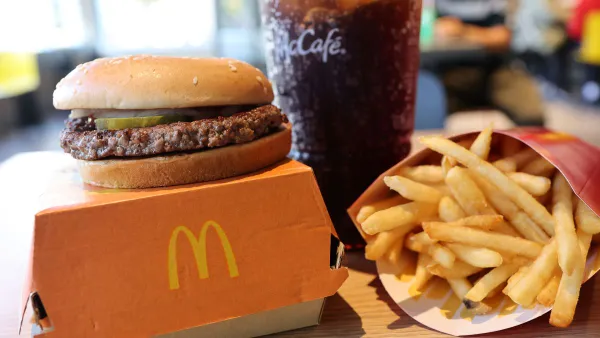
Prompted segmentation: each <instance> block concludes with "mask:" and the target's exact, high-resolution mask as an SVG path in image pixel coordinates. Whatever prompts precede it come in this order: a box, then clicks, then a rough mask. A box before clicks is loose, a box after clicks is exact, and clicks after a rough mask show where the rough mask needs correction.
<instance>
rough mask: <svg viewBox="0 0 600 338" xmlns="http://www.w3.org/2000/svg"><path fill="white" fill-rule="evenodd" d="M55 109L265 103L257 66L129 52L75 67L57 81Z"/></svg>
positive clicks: (267, 86)
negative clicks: (133, 54) (127, 54)
mask: <svg viewBox="0 0 600 338" xmlns="http://www.w3.org/2000/svg"><path fill="white" fill-rule="evenodd" d="M53 101H54V107H56V108H57V109H160V108H189V107H209V106H229V105H254V104H268V103H270V102H271V101H273V88H272V87H271V83H270V82H269V80H267V78H266V77H265V75H264V74H263V73H262V72H261V71H260V70H258V69H257V68H255V67H253V66H251V65H249V64H247V63H245V62H242V61H238V60H234V59H227V58H182V57H165V56H148V55H142V56H127V57H116V58H102V59H97V60H94V61H90V62H87V63H84V64H82V65H79V66H77V68H75V69H74V70H73V71H71V72H70V73H69V74H68V75H67V76H66V77H65V78H64V79H62V80H61V81H60V82H59V83H58V84H57V85H56V90H55V91H54V95H53Z"/></svg>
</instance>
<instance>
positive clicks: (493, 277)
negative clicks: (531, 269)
mask: <svg viewBox="0 0 600 338" xmlns="http://www.w3.org/2000/svg"><path fill="white" fill-rule="evenodd" d="M519 267H520V265H518V264H503V265H501V266H499V267H497V268H495V269H493V270H491V271H490V272H488V273H486V274H485V275H484V276H483V277H482V278H480V279H479V280H478V281H477V282H476V283H475V285H474V286H473V288H472V289H471V290H469V292H467V294H466V295H465V298H464V301H465V303H466V302H467V301H470V302H481V301H482V300H483V299H484V298H486V297H487V296H488V295H489V294H490V292H492V291H493V290H494V289H496V288H497V287H498V286H500V285H502V284H503V283H504V282H506V281H507V280H508V278H510V276H512V275H513V274H515V273H516V272H517V271H518V270H519Z"/></svg>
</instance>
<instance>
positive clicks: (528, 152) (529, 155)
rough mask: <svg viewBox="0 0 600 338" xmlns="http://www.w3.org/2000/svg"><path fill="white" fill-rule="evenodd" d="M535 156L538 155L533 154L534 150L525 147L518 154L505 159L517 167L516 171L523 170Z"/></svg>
mask: <svg viewBox="0 0 600 338" xmlns="http://www.w3.org/2000/svg"><path fill="white" fill-rule="evenodd" d="M519 142H520V141H519ZM537 156H539V155H538V153H536V152H535V150H533V149H531V148H529V147H526V148H524V149H523V150H520V151H519V152H517V153H515V154H513V155H511V156H508V157H505V158H506V159H509V160H511V161H513V162H515V164H516V165H517V169H520V168H523V167H524V166H525V165H526V164H527V163H529V162H531V161H532V160H533V159H534V158H536V157H537Z"/></svg>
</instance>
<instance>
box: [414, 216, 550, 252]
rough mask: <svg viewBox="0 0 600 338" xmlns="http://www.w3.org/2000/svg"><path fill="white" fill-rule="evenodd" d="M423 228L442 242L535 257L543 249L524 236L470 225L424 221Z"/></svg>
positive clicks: (433, 237)
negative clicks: (514, 235) (493, 231)
mask: <svg viewBox="0 0 600 338" xmlns="http://www.w3.org/2000/svg"><path fill="white" fill-rule="evenodd" d="M423 229H424V230H425V232H427V235H429V237H431V238H432V239H437V240H439V241H442V242H450V243H462V244H465V245H470V246H476V247H484V248H488V249H492V250H495V251H502V252H507V253H510V254H515V255H521V256H524V257H528V258H535V257H537V256H538V255H539V254H540V252H541V251H542V245H540V244H539V243H536V242H533V241H530V240H527V239H524V238H519V237H513V236H509V235H504V234H498V233H492V232H488V231H484V230H477V229H473V228H469V227H460V226H452V227H450V226H447V225H445V224H437V223H424V224H423Z"/></svg>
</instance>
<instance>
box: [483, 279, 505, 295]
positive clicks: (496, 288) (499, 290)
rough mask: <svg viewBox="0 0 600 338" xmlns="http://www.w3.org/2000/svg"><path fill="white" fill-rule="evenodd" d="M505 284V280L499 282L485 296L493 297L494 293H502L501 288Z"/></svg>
mask: <svg viewBox="0 0 600 338" xmlns="http://www.w3.org/2000/svg"><path fill="white" fill-rule="evenodd" d="M505 286H506V282H504V283H500V285H498V286H496V287H495V288H494V289H493V290H492V291H490V292H489V293H488V295H487V296H486V297H485V298H493V297H495V296H496V295H498V294H500V293H502V290H503V289H504V287H505Z"/></svg>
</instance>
